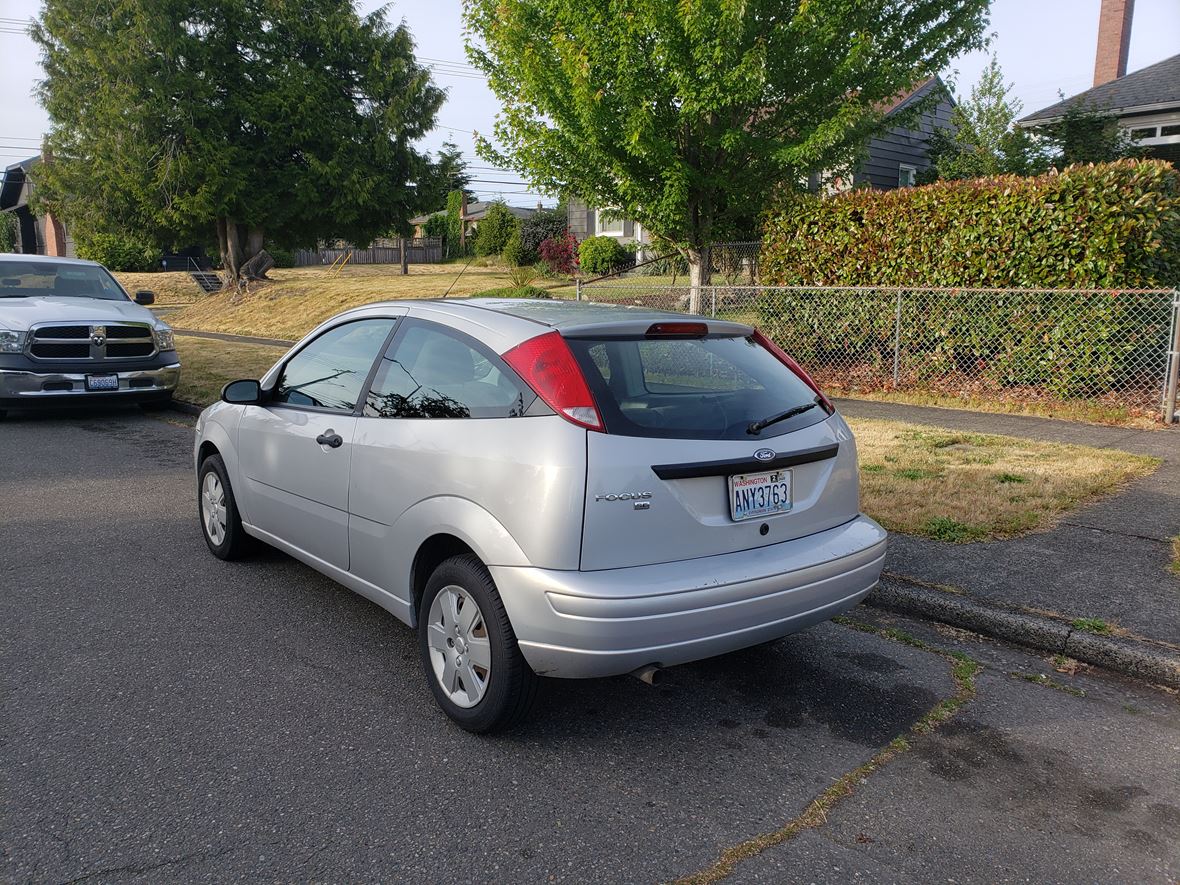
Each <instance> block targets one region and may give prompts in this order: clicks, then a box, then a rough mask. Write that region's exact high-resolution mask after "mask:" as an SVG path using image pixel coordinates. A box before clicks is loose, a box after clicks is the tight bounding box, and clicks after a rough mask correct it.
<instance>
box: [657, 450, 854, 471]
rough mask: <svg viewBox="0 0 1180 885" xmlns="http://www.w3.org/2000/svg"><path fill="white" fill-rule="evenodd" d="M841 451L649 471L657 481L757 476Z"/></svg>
mask: <svg viewBox="0 0 1180 885" xmlns="http://www.w3.org/2000/svg"><path fill="white" fill-rule="evenodd" d="M839 451H840V444H839V443H829V444H828V445H824V446H816V447H815V448H813V449H800V450H798V451H795V452H787V453H785V454H778V455H775V456H774V457H773V458H771V459H770V460H769V461H759V460H758V459H756V458H753V457H751V458H729V459H727V460H725V461H692V462H689V463H684V464H653V465H652V467H651V469H652V470H653V471H654V472H655V475H656V476H658V477H659V478H660V479H695V478H697V477H700V476H733V475H734V474H738V473H757V472H760V471H763V470H774V469H776V468H779V467H795V466H797V465H799V464H813V463H815V462H816V461H827V460H829V459H830V458H835V457H836V455H837V454H838V453H839Z"/></svg>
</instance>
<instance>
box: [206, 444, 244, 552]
mask: <svg viewBox="0 0 1180 885" xmlns="http://www.w3.org/2000/svg"><path fill="white" fill-rule="evenodd" d="M197 511H198V513H199V515H200V517H201V534H203V535H204V536H205V543H206V544H207V545H208V546H209V551H210V552H211V553H212V554H213V555H214V556H216V557H217V558H218V559H240V558H241V557H242V555H243V554H244V553H245V552H246V549H247V546H248V544H249V537H248V536H247V535H246V533H245V532H244V531H243V530H242V518H241V516H240V515H239V514H238V505H237V502H235V501H234V493H233V490H232V489H231V488H230V485H229V474H227V473H226V470H225V462H224V461H222V460H221V456H220V455H210V456H209V457H207V458H206V459H205V460H204V461H202V462H201V469H200V470H199V471H198V473H197Z"/></svg>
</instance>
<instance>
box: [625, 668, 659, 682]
mask: <svg viewBox="0 0 1180 885" xmlns="http://www.w3.org/2000/svg"><path fill="white" fill-rule="evenodd" d="M631 675H632V676H634V677H635V678H636V679H638V680H639V681H640V682H646V683H647V684H648V685H658V684H659V683H661V682H663V681H664V677H663V671H662V670H661V669H660V668H659V667H657V666H656V665H655V664H648V665H647V666H644V667H640V668H639V669H638V670H632V671H631Z"/></svg>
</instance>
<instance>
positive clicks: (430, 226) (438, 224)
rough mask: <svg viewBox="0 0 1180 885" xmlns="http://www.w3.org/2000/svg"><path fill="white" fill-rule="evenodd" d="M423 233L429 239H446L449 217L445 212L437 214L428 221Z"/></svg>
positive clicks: (423, 226) (423, 227)
mask: <svg viewBox="0 0 1180 885" xmlns="http://www.w3.org/2000/svg"><path fill="white" fill-rule="evenodd" d="M422 233H423V234H425V235H426V236H428V237H439V238H441V239H444V240H445V239H446V237H447V215H446V213H445V212H437V213H435V214H434V215H431V216H430V217H429V218H427V219H426V223H425V224H424V225H422Z"/></svg>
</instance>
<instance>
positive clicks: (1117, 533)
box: [1057, 519, 1172, 544]
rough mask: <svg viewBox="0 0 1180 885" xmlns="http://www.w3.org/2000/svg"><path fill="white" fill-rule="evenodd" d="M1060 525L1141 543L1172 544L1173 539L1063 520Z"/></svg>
mask: <svg viewBox="0 0 1180 885" xmlns="http://www.w3.org/2000/svg"><path fill="white" fill-rule="evenodd" d="M1057 524H1058V525H1068V526H1072V527H1073V528H1075V529H1089V530H1090V531H1092V532H1101V533H1102V534H1104V535H1114V536H1115V537H1119V538H1136V539H1138V540H1140V541H1155V542H1156V543H1158V544H1171V543H1172V539H1171V538H1156V537H1152V536H1151V535H1137V534H1135V533H1134V532H1120V531H1118V530H1117V529H1108V528H1103V527H1102V526H1097V525H1086V524H1085V523H1084V522H1069V521H1068V520H1064V519H1063V520H1061V521H1060V522H1058V523H1057Z"/></svg>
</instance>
